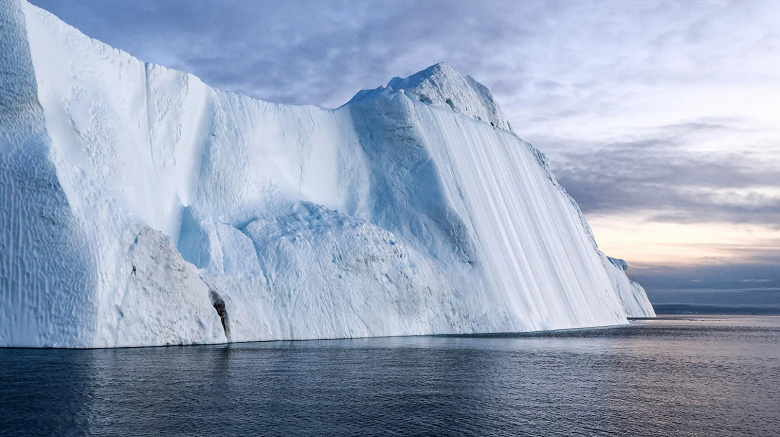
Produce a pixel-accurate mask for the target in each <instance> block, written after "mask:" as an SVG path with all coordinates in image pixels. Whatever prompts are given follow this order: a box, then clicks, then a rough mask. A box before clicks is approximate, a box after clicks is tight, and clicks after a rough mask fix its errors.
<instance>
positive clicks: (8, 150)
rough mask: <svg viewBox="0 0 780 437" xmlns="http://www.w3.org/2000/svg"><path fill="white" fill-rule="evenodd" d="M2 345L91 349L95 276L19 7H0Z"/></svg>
mask: <svg viewBox="0 0 780 437" xmlns="http://www.w3.org/2000/svg"><path fill="white" fill-rule="evenodd" d="M0 53H2V57H1V58H0V208H1V209H2V213H0V345H5V346H10V345H13V346H70V347H83V346H88V345H90V344H91V340H92V335H93V333H94V326H95V320H94V316H95V311H96V309H95V300H94V294H93V293H92V290H93V289H94V286H95V272H94V270H93V269H92V268H91V266H90V261H91V258H92V257H93V256H94V254H93V253H92V252H91V250H90V248H89V246H88V244H87V239H86V238H85V235H84V233H83V231H82V230H81V229H80V228H79V227H78V226H77V225H76V223H75V222H74V219H73V217H72V211H71V208H70V205H69V203H68V199H67V197H66V195H65V193H64V192H63V190H62V187H61V186H60V183H59V181H58V179H57V174H56V171H55V167H54V165H53V164H52V163H51V162H50V160H49V158H50V155H51V153H52V152H51V143H50V139H49V137H48V136H47V134H46V130H45V125H44V113H43V110H42V108H41V106H40V104H39V102H38V98H37V86H36V82H35V79H36V78H35V73H34V71H33V65H32V61H31V59H30V49H29V46H28V43H27V32H26V29H25V23H24V14H23V13H22V9H21V5H20V3H19V2H18V1H4V2H3V3H2V6H0Z"/></svg>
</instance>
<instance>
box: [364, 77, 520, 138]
mask: <svg viewBox="0 0 780 437" xmlns="http://www.w3.org/2000/svg"><path fill="white" fill-rule="evenodd" d="M398 92H401V93H404V94H406V95H407V96H408V97H409V98H412V99H415V100H419V101H420V102H422V103H425V104H428V105H433V106H439V107H443V108H448V109H451V110H453V111H455V112H458V113H462V114H465V115H468V116H471V117H473V118H476V119H478V120H481V121H484V122H486V123H490V124H491V125H493V126H495V127H498V128H501V129H506V130H512V129H511V127H510V126H509V123H508V122H507V121H506V118H504V114H503V112H502V111H501V108H499V107H498V105H497V104H496V102H495V101H494V100H493V95H492V94H491V93H490V90H488V89H487V87H486V86H484V85H482V84H481V83H479V82H477V81H476V80H474V79H473V78H472V77H471V76H463V75H462V74H460V73H459V72H458V71H457V70H455V69H454V68H452V67H451V66H450V65H449V64H446V63H444V62H439V63H438V64H434V65H431V66H430V67H428V68H426V69H424V70H422V71H419V72H417V73H415V74H413V75H411V76H409V77H405V78H401V77H394V78H393V79H391V80H390V82H389V83H388V84H387V86H385V87H379V88H377V89H374V90H364V91H361V92H359V93H357V94H356V95H355V97H353V98H352V101H357V100H362V99H364V98H367V97H370V96H376V95H383V94H393V93H398Z"/></svg>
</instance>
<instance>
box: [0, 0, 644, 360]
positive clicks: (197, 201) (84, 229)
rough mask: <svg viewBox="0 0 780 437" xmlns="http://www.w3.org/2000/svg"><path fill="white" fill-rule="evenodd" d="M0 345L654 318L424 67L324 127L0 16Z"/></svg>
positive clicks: (444, 76) (460, 95)
mask: <svg viewBox="0 0 780 437" xmlns="http://www.w3.org/2000/svg"><path fill="white" fill-rule="evenodd" d="M0 247H2V250H1V251H0V346H13V347H67V348H98V347H127V346H154V345H171V344H209V343H224V342H244V341H261V340H289V339H325V338H350V337H367V336H400V335H426V334H470V333H501V332H523V331H538V330H553V329H569V328H583V327H597V326H611V325H620V324H625V323H627V317H652V316H653V315H654V313H653V309H652V306H651V305H650V303H649V301H648V300H647V297H646V295H645V293H644V290H643V289H642V288H641V286H639V285H638V284H636V283H633V282H631V281H630V280H629V279H628V278H627V277H626V276H625V272H624V270H625V263H624V262H622V261H620V260H615V259H612V258H609V257H607V256H606V255H604V254H602V253H601V252H600V251H599V249H598V247H597V245H596V242H595V240H594V238H593V235H592V233H591V232H590V229H589V228H588V225H587V223H586V221H585V219H584V217H583V216H582V214H581V213H580V210H579V208H578V207H577V205H576V203H575V202H574V200H573V199H571V198H570V197H569V196H568V195H567V194H566V192H565V190H564V189H563V188H562V187H561V186H560V185H559V184H558V183H557V182H556V180H555V177H554V176H553V174H552V171H551V169H550V166H549V163H548V161H547V158H546V157H545V156H544V154H542V153H541V152H539V151H538V150H537V149H535V148H534V147H532V146H531V145H530V144H528V143H526V142H525V141H523V140H521V139H520V138H519V137H518V136H517V135H516V134H515V133H514V132H513V131H512V129H511V127H510V125H509V123H508V122H507V120H506V119H505V117H504V115H503V114H502V112H501V109H500V108H499V107H498V105H497V104H496V103H495V102H494V100H493V98H492V96H491V94H490V91H489V90H488V89H487V88H485V87H484V86H482V85H481V84H479V83H478V82H477V81H475V80H474V79H473V78H471V77H469V76H462V75H461V74H459V73H458V72H457V71H455V70H454V69H452V68H451V67H449V66H448V65H446V64H437V65H434V66H432V67H430V68H428V69H426V70H423V71H421V72H419V73H417V74H415V75H413V76H410V77H408V78H405V79H404V78H395V79H393V80H391V81H390V82H389V84H388V85H387V86H386V87H380V88H377V89H375V90H368V91H361V92H359V93H358V94H357V95H355V97H354V98H353V99H352V100H350V101H349V102H348V103H347V104H345V105H344V106H342V107H340V108H338V109H334V110H329V109H322V108H318V107H314V106H294V105H282V104H274V103H268V102H264V101H261V100H257V99H253V98H249V97H245V96H241V95H237V94H233V93H228V92H223V91H220V90H217V89H213V88H210V87H208V86H207V85H205V84H204V83H203V82H202V81H200V80H199V79H198V78H197V77H195V76H192V75H190V74H186V73H182V72H179V71H174V70H169V69H167V68H164V67H162V66H159V65H154V64H150V63H145V62H142V61H140V60H138V59H136V58H134V57H132V56H130V55H129V54H127V53H125V52H123V51H121V50H117V49H114V48H112V47H110V46H108V45H106V44H103V43H101V42H99V41H96V40H93V39H91V38H89V37H87V36H85V35H83V34H82V33H80V32H79V31H78V30H76V29H75V28H73V27H71V26H69V25H67V24H65V23H63V22H62V21H60V20H59V19H58V18H57V17H55V16H53V15H51V14H49V13H48V12H46V11H44V10H42V9H39V8H37V7H35V6H32V5H30V4H29V3H27V2H26V1H23V0H4V1H3V2H2V4H0Z"/></svg>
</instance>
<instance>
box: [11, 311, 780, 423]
mask: <svg viewBox="0 0 780 437" xmlns="http://www.w3.org/2000/svg"><path fill="white" fill-rule="evenodd" d="M369 434H370V435H420V434H422V435H539V436H555V435H562V436H563V435H566V436H569V435H583V436H597V435H620V436H624V435H643V436H644V435H661V436H727V435H728V436H732V435H754V436H772V435H780V316H729V315H727V316H668V317H662V318H659V319H657V320H637V321H634V322H632V324H631V326H628V327H622V328H612V329H597V330H583V331H575V332H566V333H552V334H545V335H526V336H480V337H403V338H381V339H360V340H334V341H300V342H270V343H251V344H238V345H231V346H195V347H169V348H143V349H120V350H87V351H69V350H22V349H0V435H20V436H28V435H266V436H271V435H280V436H289V435H369Z"/></svg>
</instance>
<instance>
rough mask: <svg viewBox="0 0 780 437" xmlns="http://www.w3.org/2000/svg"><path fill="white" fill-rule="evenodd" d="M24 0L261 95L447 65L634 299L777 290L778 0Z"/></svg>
mask: <svg viewBox="0 0 780 437" xmlns="http://www.w3.org/2000/svg"><path fill="white" fill-rule="evenodd" d="M31 3H33V4H35V5H38V6H41V7H43V8H44V9H47V10H49V11H50V12H53V13H54V14H55V15H57V16H59V17H60V18H61V19H63V20H64V21H66V22H68V23H69V24H71V25H73V26H75V27H77V28H79V29H80V30H81V31H83V32H84V33H86V34H87V35H89V36H91V37H93V38H96V39H99V40H101V41H103V42H106V43H108V44H110V45H112V46H114V47H118V48H121V49H123V50H125V51H127V52H129V53H131V54H132V55H134V56H136V57H138V58H140V59H143V60H145V61H149V62H155V63H159V64H162V65H165V66H167V67H170V68H175V69H178V70H183V71H186V72H189V73H193V74H195V75H196V76H198V77H200V78H201V79H203V81H204V82H206V83H207V84H209V85H211V86H214V87H216V88H220V89H224V90H229V91H235V92H239V93H241V94H247V95H250V96H253V97H257V98H260V99H263V100H266V101H272V102H281V103H294V104H313V105H318V106H322V107H327V108H335V107H338V106H340V105H342V104H344V103H346V102H347V101H348V100H349V99H350V98H351V96H352V95H354V94H355V93H356V92H357V91H359V90H361V89H366V88H376V87H378V86H380V85H384V84H386V83H387V82H388V81H389V80H390V79H391V78H392V77H394V76H401V77H405V76H408V75H410V74H413V73H415V72H417V71H419V70H422V69H424V68H426V67H428V66H429V65H432V64H434V63H437V62H441V61H443V62H446V63H448V64H450V65H452V66H453V67H454V68H455V69H457V70H458V71H460V72H461V73H463V74H469V75H471V76H473V77H474V78H475V79H476V80H477V81H479V82H481V83H483V84H484V85H486V86H487V87H488V88H489V89H490V90H491V91H492V93H493V95H494V98H495V100H496V101H497V102H498V104H499V105H500V106H501V107H502V109H503V110H504V113H505V115H506V117H507V119H508V120H509V122H510V123H511V125H512V127H513V129H514V130H515V132H516V133H517V134H518V135H519V136H520V137H521V138H523V139H525V140H526V141H529V142H530V143H532V144H534V145H535V146H536V147H537V148H538V149H540V150H541V151H543V152H544V153H545V154H547V156H548V157H549V158H550V161H551V164H552V167H553V171H554V173H555V175H556V177H557V179H558V180H559V182H560V183H561V184H562V185H563V186H564V187H565V188H566V190H567V191H568V192H569V194H571V195H572V196H573V197H574V199H575V200H576V201H577V202H578V204H579V205H580V208H581V209H582V211H583V212H584V214H585V216H586V218H587V220H588V222H589V223H590V225H591V227H592V228H593V231H594V234H595V236H596V239H597V241H598V243H599V247H600V248H601V249H602V250H603V251H604V252H605V253H607V254H609V255H611V256H613V257H618V258H624V259H626V260H627V261H628V263H629V271H628V273H629V276H631V277H632V278H634V279H636V280H638V281H639V282H640V283H641V284H642V285H644V286H645V288H647V289H648V293H649V295H650V297H651V299H654V297H655V298H657V299H662V298H663V299H668V298H670V297H669V296H672V298H671V299H673V296H674V295H675V293H674V291H676V290H686V292H685V293H683V292H682V291H681V292H680V293H678V294H677V295H678V296H682V295H683V294H685V295H691V294H692V293H691V292H690V291H691V290H694V291H701V292H707V291H711V290H712V289H733V290H742V291H748V292H750V291H754V292H756V291H757V292H760V293H763V294H762V296H766V293H768V292H776V293H775V294H773V296H777V302H780V1H774V0H768V1H754V0H738V1H727V0H722V1H698V0H688V1H651V0H643V1H607V0H604V1H554V0H545V1H533V0H525V1H486V2H483V1H479V2H478V1H456V0H455V1H446V2H445V1H437V0H425V1H411V0H410V1H404V0H401V1H393V2H384V1H328V2H321V1H300V2H293V1H290V2H277V1H243V0H222V1H219V2H218V1H216V0H214V1H206V0H170V1H160V0H134V1H106V0H32V1H31ZM693 294H695V293H693Z"/></svg>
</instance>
